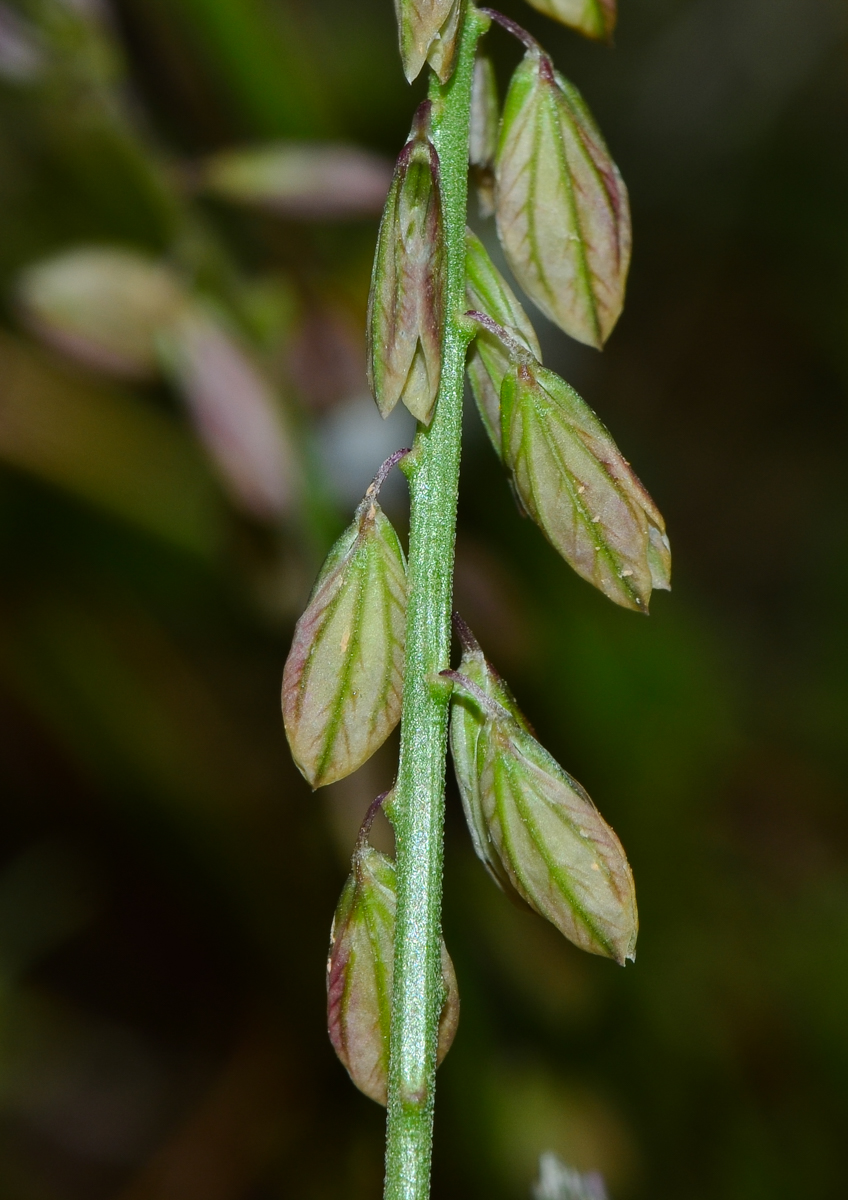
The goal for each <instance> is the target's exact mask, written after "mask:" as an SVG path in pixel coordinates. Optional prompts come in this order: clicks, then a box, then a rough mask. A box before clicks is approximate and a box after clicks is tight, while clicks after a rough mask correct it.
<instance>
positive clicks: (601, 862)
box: [442, 630, 638, 965]
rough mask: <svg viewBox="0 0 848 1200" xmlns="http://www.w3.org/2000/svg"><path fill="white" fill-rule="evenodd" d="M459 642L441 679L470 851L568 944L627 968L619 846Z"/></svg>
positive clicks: (485, 668)
mask: <svg viewBox="0 0 848 1200" xmlns="http://www.w3.org/2000/svg"><path fill="white" fill-rule="evenodd" d="M462 637H463V642H464V644H465V649H464V653H463V658H462V662H461V663H460V669H459V671H447V672H442V674H443V675H444V676H445V677H447V678H450V679H451V680H452V681H453V684H454V700H453V704H452V708H451V752H452V755H453V759H454V764H455V766H456V774H457V782H458V784H459V789H460V793H461V795H462V800H463V807H464V808H465V812H466V816H467V817H468V825H469V829H470V831H471V836H472V841H473V842H474V847H475V850H476V851H477V854H478V855H479V857H480V858H481V859H482V861H483V862H484V863H485V865H486V866H487V868H488V869H489V871H490V873H491V874H492V875H493V876H494V878H495V880H496V881H497V882H499V883H500V884H501V886H505V890H506V889H509V890H514V891H515V892H517V893H518V895H519V896H520V897H521V899H522V900H524V901H525V902H526V903H527V904H529V906H530V907H531V908H532V909H533V910H534V912H537V913H539V915H540V916H543V917H545V918H546V919H547V920H549V921H550V922H551V923H552V924H553V925H555V926H556V928H557V929H559V931H560V932H561V933H562V934H564V935H565V937H567V938H568V939H569V941H572V942H574V944H575V945H576V946H579V947H580V948H581V949H583V950H587V951H589V953H591V954H600V955H604V956H606V957H608V958H613V959H615V961H616V962H618V963H621V964H622V965H623V964H624V962H625V960H626V959H628V958H631V959H632V958H633V957H634V954H635V947H636V935H637V932H638V917H637V914H636V894H635V889H634V886H633V875H632V872H631V870H630V866H629V864H628V862H627V858H626V857H625V854H624V850H623V849H622V846H621V843H620V842H619V840H618V838H617V837H616V835H615V833H614V832H613V830H612V829H611V828H610V827H609V825H607V823H606V822H605V821H604V819H603V817H601V815H600V813H599V812H598V810H597V809H596V808H595V806H594V804H593V803H592V801H591V800H590V798H589V796H588V795H587V794H586V792H585V791H584V790H583V788H582V787H581V786H580V784H579V783H577V781H576V780H575V779H572V777H571V776H570V775H568V774H567V773H566V772H565V771H564V770H563V769H562V767H561V766H560V765H559V763H557V762H556V761H555V760H554V759H553V758H552V757H551V756H550V754H548V752H547V751H546V750H545V749H544V748H543V747H542V746H541V745H540V744H539V742H538V741H537V740H536V739H535V737H534V736H533V734H532V732H531V731H530V728H529V726H528V725H527V722H526V721H525V720H524V718H523V716H522V715H521V713H520V711H519V710H518V707H517V705H516V704H515V701H514V700H513V698H512V696H511V694H510V692H509V690H508V688H507V687H506V685H505V684H504V683H503V681H502V680H501V679H500V678H499V677H498V676H497V674H496V673H495V672H494V671H493V669H492V668H491V667H490V666H489V664H488V663H487V662H486V660H485V658H484V657H483V655H482V652H481V651H480V647H479V646H478V645H477V644H476V642H474V641H473V638H470V636H469V635H468V633H467V630H463V631H462ZM466 668H468V671H469V673H468V674H466ZM474 675H476V677H477V679H480V680H481V682H480V683H477V682H476V681H475V680H474V679H473V678H472V676H474Z"/></svg>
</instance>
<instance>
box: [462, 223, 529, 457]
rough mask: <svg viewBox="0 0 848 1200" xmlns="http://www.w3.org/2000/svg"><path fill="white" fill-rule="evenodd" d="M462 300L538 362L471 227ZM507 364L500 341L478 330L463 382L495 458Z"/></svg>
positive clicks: (521, 315)
mask: <svg viewBox="0 0 848 1200" xmlns="http://www.w3.org/2000/svg"><path fill="white" fill-rule="evenodd" d="M465 296H466V300H467V302H468V307H469V308H470V309H472V310H475V311H477V312H482V313H485V314H486V316H488V317H491V318H492V320H493V321H496V322H497V323H498V325H500V326H502V327H503V328H504V329H505V330H506V331H507V332H508V333H509V334H511V335H512V336H513V337H514V338H515V339H516V340H517V341H518V342H519V344H520V345H521V346H523V347H524V348H525V349H527V350H529V351H530V353H531V354H533V355H534V357H536V358H541V356H542V352H541V350H540V348H539V341H538V338H537V337H536V331H535V330H534V328H533V326H532V325H531V324H530V321H529V319H528V317H527V314H526V313H525V311H524V309H523V308H522V307H521V305H520V304H519V302H518V300H517V299H516V296H515V293H514V292H513V290H512V288H511V287H510V286H509V284H508V283H507V282H506V280H505V279H504V277H503V276H502V275H501V273H500V271H499V270H498V269H497V267H496V266H495V264H494V263H493V262H492V260H491V258H490V257H489V255H488V254H487V253H486V248H485V246H484V245H483V243H482V242H481V241H480V239H479V238H478V237H477V236H476V235H475V234H473V233H472V232H471V230H470V229H468V230H466V233H465ZM511 365H512V359H511V356H510V352H509V350H508V349H507V348H506V347H505V346H504V344H503V342H502V341H501V339H500V338H499V337H497V336H496V335H495V334H494V333H492V332H491V331H489V330H488V329H485V328H482V327H481V328H480V331H479V333H478V334H477V336H476V337H475V338H474V341H473V342H472V344H471V349H470V352H469V355H468V361H467V370H468V378H469V379H470V381H471V390H472V392H473V393H474V399H475V400H476V401H477V408H478V409H479V411H480V417H481V418H482V421H483V424H484V425H485V427H486V432H487V433H488V435H489V437H490V438H491V440H492V445H493V446H494V447H495V449H496V450H497V452H498V454H500V453H501V401H500V392H501V385H502V383H503V378H504V375H505V374H506V373H507V371H508V370H509V369H510V366H511Z"/></svg>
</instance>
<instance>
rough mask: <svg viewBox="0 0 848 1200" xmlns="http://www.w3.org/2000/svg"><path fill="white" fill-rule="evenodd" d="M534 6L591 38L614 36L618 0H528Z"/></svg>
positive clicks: (603, 38)
mask: <svg viewBox="0 0 848 1200" xmlns="http://www.w3.org/2000/svg"><path fill="white" fill-rule="evenodd" d="M527 2H528V4H531V5H532V6H533V8H538V10H539V12H543V13H545V15H546V16H548V17H553V18H554V20H555V21H561V22H562V24H563V25H568V26H570V27H571V28H572V29H576V30H578V31H579V32H580V33H583V34H585V35H586V37H590V38H598V39H602V40H605V39H607V38H609V37H611V36H612V31H613V30H614V29H615V20H616V0H527Z"/></svg>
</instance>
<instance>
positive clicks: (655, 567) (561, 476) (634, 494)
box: [501, 355, 671, 613]
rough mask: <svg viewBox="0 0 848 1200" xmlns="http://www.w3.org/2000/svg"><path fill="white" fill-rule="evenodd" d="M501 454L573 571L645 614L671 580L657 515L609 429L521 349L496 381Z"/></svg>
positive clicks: (526, 505) (529, 508) (520, 491)
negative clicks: (653, 597)
mask: <svg viewBox="0 0 848 1200" xmlns="http://www.w3.org/2000/svg"><path fill="white" fill-rule="evenodd" d="M501 433H502V439H503V458H504V462H505V464H506V466H507V467H508V468H509V470H510V472H511V475H512V479H513V483H514V485H515V489H516V491H517V493H518V495H519V497H520V499H521V502H522V504H523V505H524V508H525V509H526V510H527V512H528V513H529V515H530V516H531V517H532V518H533V519H534V521H536V523H537V525H538V526H539V527H540V529H541V530H542V532H543V533H544V534H545V536H546V537H547V538H548V540H549V541H550V542H551V544H552V545H553V546H555V547H556V549H557V550H558V551H559V552H560V554H561V555H562V556H563V558H564V559H565V560H566V562H568V563H569V564H570V565H571V566H572V567H573V568H574V570H575V571H576V572H577V574H578V575H581V576H582V577H583V578H584V579H587V580H588V581H589V582H590V583H593V584H594V585H595V587H597V588H599V589H600V590H601V591H602V592H603V593H604V594H605V595H606V596H609V598H610V599H611V600H614V601H615V603H616V604H621V605H623V606H624V607H625V608H632V609H635V610H636V611H637V612H644V613H647V611H648V604H649V601H650V598H651V590H652V589H653V588H663V589H666V590H667V589H669V588H670V586H671V582H670V579H671V551H670V549H669V543H668V538H667V536H666V532H665V522H664V521H663V518H662V515H661V514H660V512H659V510H658V509H657V507H656V505H655V504H654V502H653V500H652V499H651V497H650V496H649V495H648V493H647V491H646V490H645V488H644V487H643V486H642V484H641V483H640V481H639V479H638V478H637V477H636V475H635V473H634V472H633V470H632V469H631V467H630V464H629V463H628V462H627V460H626V459H625V458H624V457H623V455H622V454H621V451H620V450H619V449H618V447H617V446H616V444H615V442H614V441H613V439H612V437H611V435H610V433H609V431H608V430H607V429H606V428H605V427H604V425H603V424H602V423H601V422H600V421H599V420H598V418H597V417H596V416H595V414H594V413H593V412H592V410H591V409H590V408H589V406H588V405H587V404H586V403H585V402H584V401H583V400H581V398H580V397H579V396H578V395H577V393H576V392H575V391H574V389H573V388H572V387H569V385H568V384H567V383H566V382H565V381H564V380H563V379H560V377H559V376H558V375H556V374H555V373H554V372H553V371H548V370H546V369H545V368H544V367H542V366H541V365H540V364H539V363H538V362H535V361H534V360H533V359H531V358H530V356H529V355H526V356H524V357H523V360H519V359H516V361H514V363H513V365H512V366H511V367H510V369H509V371H508V372H507V373H506V375H505V376H504V381H503V386H502V388H501Z"/></svg>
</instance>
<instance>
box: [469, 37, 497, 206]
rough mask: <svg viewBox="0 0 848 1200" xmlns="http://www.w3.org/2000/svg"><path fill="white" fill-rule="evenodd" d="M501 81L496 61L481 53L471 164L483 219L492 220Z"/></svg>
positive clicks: (477, 67)
mask: <svg viewBox="0 0 848 1200" xmlns="http://www.w3.org/2000/svg"><path fill="white" fill-rule="evenodd" d="M499 121H500V105H499V103H498V81H497V79H496V78H495V68H494V66H493V65H492V60H491V59H490V58H489V57H488V56H487V55H485V54H483V52H482V51H480V50H478V52H477V57H476V59H475V60H474V80H473V83H472V88H471V136H470V139H469V143H468V161H469V162H470V163H471V171H472V174H473V176H474V182H475V183H476V185H477V199H478V202H479V205H480V216H481V217H490V216H491V215H492V214H493V213H494V211H495V174H494V168H495V155H496V154H497V150H498V122H499Z"/></svg>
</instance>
